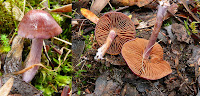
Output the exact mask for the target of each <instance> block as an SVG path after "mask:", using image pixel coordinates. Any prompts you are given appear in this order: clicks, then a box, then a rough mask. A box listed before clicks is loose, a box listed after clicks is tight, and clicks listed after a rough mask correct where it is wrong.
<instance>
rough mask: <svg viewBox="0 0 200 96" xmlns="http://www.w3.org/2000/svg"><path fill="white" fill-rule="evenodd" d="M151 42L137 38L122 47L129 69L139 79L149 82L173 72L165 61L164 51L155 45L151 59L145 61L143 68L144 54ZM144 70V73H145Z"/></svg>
mask: <svg viewBox="0 0 200 96" xmlns="http://www.w3.org/2000/svg"><path fill="white" fill-rule="evenodd" d="M148 42H149V40H145V39H141V38H136V39H135V40H131V41H128V42H127V43H125V44H124V45H123V47H122V56H123V57H124V59H125V61H126V62H127V64H128V66H129V68H130V69H131V70H132V71H133V72H134V73H135V74H136V75H138V76H139V77H142V78H145V79H148V80H157V79H161V78H162V77H164V76H166V75H168V74H170V73H171V72H172V70H171V67H170V64H169V63H168V62H167V61H165V60H163V49H162V47H161V46H160V45H159V44H158V43H155V45H154V47H153V49H152V51H151V53H150V59H144V62H143V67H142V59H143V52H144V50H145V48H146V45H147V44H148ZM143 69H144V71H143Z"/></svg>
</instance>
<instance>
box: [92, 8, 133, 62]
mask: <svg viewBox="0 0 200 96" xmlns="http://www.w3.org/2000/svg"><path fill="white" fill-rule="evenodd" d="M95 37H96V40H97V42H98V44H99V45H100V46H101V47H100V48H99V49H98V52H97V53H96V56H95V59H96V60H98V59H103V56H104V54H105V53H108V54H111V55H117V54H119V53H120V52H121V48H122V45H123V44H124V43H125V42H127V41H129V40H131V39H133V38H135V26H134V23H133V22H132V21H131V19H130V18H129V17H128V16H126V15H124V14H122V13H120V12H109V13H106V14H104V15H103V16H102V17H101V18H100V19H99V21H98V22H97V25H96V27H95Z"/></svg>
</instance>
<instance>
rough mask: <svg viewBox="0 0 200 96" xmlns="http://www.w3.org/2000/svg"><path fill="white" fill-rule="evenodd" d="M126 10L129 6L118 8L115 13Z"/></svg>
mask: <svg viewBox="0 0 200 96" xmlns="http://www.w3.org/2000/svg"><path fill="white" fill-rule="evenodd" d="M126 8H129V6H124V7H119V8H118V9H116V10H115V12H117V11H121V10H124V9H126Z"/></svg>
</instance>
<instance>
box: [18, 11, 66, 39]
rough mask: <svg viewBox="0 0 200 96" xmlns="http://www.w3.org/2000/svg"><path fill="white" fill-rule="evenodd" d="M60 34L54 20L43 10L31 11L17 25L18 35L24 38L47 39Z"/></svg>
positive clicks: (59, 29)
mask: <svg viewBox="0 0 200 96" xmlns="http://www.w3.org/2000/svg"><path fill="white" fill-rule="evenodd" d="M60 33H62V29H61V27H60V26H59V25H58V23H57V22H56V21H55V20H54V18H53V17H52V16H51V15H50V14H49V13H47V12H45V11H43V10H31V11H29V12H28V13H26V14H25V16H24V17H23V18H22V21H21V22H20V23H19V27H18V34H19V35H20V36H22V37H26V38H30V39H33V38H40V39H49V38H51V37H54V36H57V35H59V34H60Z"/></svg>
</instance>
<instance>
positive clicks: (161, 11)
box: [143, 0, 170, 59]
mask: <svg viewBox="0 0 200 96" xmlns="http://www.w3.org/2000/svg"><path fill="white" fill-rule="evenodd" d="M159 3H160V5H158V12H157V16H156V23H155V25H154V30H153V31H152V34H151V37H150V39H149V43H148V44H147V47H146V48H145V51H144V54H143V57H144V59H148V58H149V54H150V52H151V50H152V46H153V45H154V44H155V42H156V40H157V37H158V33H159V32H160V28H161V26H162V23H163V20H164V16H165V15H166V13H167V8H168V7H169V6H170V3H169V0H161V1H159Z"/></svg>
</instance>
